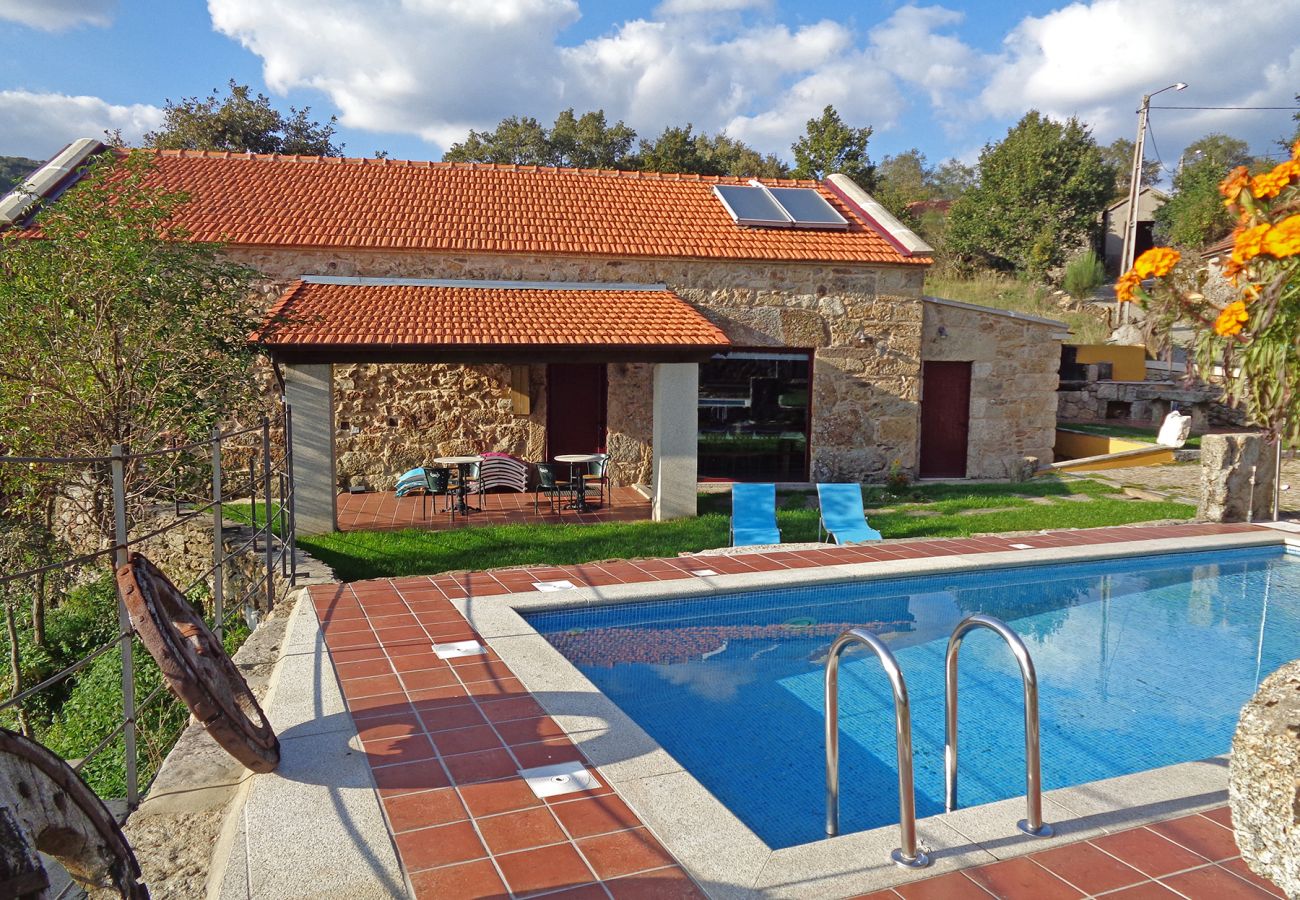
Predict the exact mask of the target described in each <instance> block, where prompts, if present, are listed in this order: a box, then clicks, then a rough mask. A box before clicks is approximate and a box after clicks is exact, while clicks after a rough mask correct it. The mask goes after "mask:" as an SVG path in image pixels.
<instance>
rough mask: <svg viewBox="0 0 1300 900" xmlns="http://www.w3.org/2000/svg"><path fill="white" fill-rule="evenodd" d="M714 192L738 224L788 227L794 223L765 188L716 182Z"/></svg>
mask: <svg viewBox="0 0 1300 900" xmlns="http://www.w3.org/2000/svg"><path fill="white" fill-rule="evenodd" d="M713 192H714V193H715V194H717V195H718V199H719V200H721V201H722V205H723V206H725V207H726V209H727V212H729V213H731V217H732V218H733V219H735V220H736V224H737V225H784V226H786V227H787V228H788V227H790V226H791V225H792V224H794V223H793V222H792V221H791V218H790V216H787V215H786V214H785V211H784V210H782V209H781V206H780V205H779V204H778V203H777V202H776V201H775V200H773V199H772V195H771V194H769V193H768V192H767V191H766V190H765V189H764V188H761V187H746V186H744V185H739V184H715V185H714V186H713Z"/></svg>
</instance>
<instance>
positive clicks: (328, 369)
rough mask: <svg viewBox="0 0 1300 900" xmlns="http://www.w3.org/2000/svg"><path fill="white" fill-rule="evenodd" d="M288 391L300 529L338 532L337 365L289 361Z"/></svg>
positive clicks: (312, 531) (285, 372)
mask: <svg viewBox="0 0 1300 900" xmlns="http://www.w3.org/2000/svg"><path fill="white" fill-rule="evenodd" d="M284 392H285V399H286V400H287V401H288V403H289V406H290V407H291V408H292V409H293V490H294V513H295V515H296V518H297V523H298V531H299V533H301V534H318V533H320V532H323V531H337V530H338V515H337V513H338V487H337V485H336V484H335V479H334V367H333V366H331V365H329V364H328V363H323V364H305V363H287V364H285V366H284Z"/></svg>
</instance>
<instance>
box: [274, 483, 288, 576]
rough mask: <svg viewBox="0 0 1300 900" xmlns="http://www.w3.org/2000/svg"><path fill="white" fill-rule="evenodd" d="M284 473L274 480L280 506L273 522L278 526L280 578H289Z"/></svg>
mask: <svg viewBox="0 0 1300 900" xmlns="http://www.w3.org/2000/svg"><path fill="white" fill-rule="evenodd" d="M284 485H285V481H284V473H283V472H280V473H278V476H277V477H276V479H275V486H276V488H278V489H279V491H280V505H279V506H277V507H276V510H275V521H276V523H278V524H279V526H280V577H281V578H288V577H289V555H288V554H289V545H288V544H287V543H286V542H285V540H284V536H285V534H286V533H287V532H288V530H289V529H288V528H286V527H285V526H286V524H287V523H286V520H285V511H284Z"/></svg>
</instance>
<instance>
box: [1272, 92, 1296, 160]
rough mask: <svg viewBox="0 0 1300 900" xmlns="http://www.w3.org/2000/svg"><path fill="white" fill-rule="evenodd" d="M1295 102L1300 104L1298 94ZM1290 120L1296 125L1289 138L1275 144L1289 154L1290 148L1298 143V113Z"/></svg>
mask: <svg viewBox="0 0 1300 900" xmlns="http://www.w3.org/2000/svg"><path fill="white" fill-rule="evenodd" d="M1295 102H1296V103H1297V104H1300V94H1296V95H1295ZM1291 119H1292V120H1293V121H1294V122H1295V123H1296V124H1295V130H1294V131H1293V132H1291V136H1290V137H1284V138H1281V139H1280V140H1279V141H1278V142H1277V145H1278V146H1279V147H1281V148H1282V150H1283V151H1284V152H1286V153H1290V152H1291V150H1292V148H1294V147H1295V145H1296V144H1298V143H1300V111H1297V112H1296V113H1295V115H1293V116H1291Z"/></svg>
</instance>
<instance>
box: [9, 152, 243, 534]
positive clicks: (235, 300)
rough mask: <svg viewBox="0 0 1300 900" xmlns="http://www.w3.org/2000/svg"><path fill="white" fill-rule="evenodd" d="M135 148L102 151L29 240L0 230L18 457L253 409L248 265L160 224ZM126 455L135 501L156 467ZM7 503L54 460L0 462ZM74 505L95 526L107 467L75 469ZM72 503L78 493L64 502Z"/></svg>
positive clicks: (41, 479) (56, 482) (39, 486)
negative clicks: (82, 483) (79, 479)
mask: <svg viewBox="0 0 1300 900" xmlns="http://www.w3.org/2000/svg"><path fill="white" fill-rule="evenodd" d="M151 171H152V169H151V165H150V159H149V156H148V154H131V155H120V154H118V153H114V152H108V153H104V154H101V155H100V156H99V157H97V158H95V159H94V160H93V161H92V162H91V163H89V164H88V165H87V166H85V167H84V168H83V170H82V172H81V173H80V175H81V177H80V179H79V180H78V181H77V183H76V184H75V185H74V186H73V187H72V188H71V189H70V190H68V191H67V192H66V193H64V194H63V195H62V196H61V197H60V198H59V199H58V200H57V201H56V202H54V203H53V204H51V205H49V206H47V207H46V208H45V209H44V210H43V211H42V212H41V213H40V214H39V216H38V218H37V220H36V224H37V226H38V227H39V236H38V237H33V236H31V235H30V234H28V233H26V232H16V231H12V230H11V231H9V232H5V233H3V234H0V435H3V444H4V446H5V447H6V448H9V449H13V450H17V451H19V452H22V453H27V454H31V455H38V456H39V455H57V456H103V455H105V454H106V453H107V452H108V451H109V448H110V447H111V446H112V445H113V444H121V445H123V446H124V447H126V448H127V449H128V450H130V449H136V450H147V449H155V448H157V447H160V446H162V445H164V444H165V443H166V442H167V441H169V440H180V441H185V440H193V439H203V438H206V437H207V435H208V433H209V430H210V429H211V427H212V426H213V425H214V424H216V423H218V422H220V421H222V420H223V418H224V417H226V416H228V415H230V412H231V411H232V410H234V411H239V412H240V413H241V414H250V413H252V412H254V411H255V410H256V409H257V408H258V406H259V400H258V396H259V395H258V392H257V388H256V383H255V379H254V377H253V370H252V367H253V362H254V359H255V357H256V353H255V351H254V349H253V348H252V347H251V346H250V344H249V342H248V337H247V336H248V334H249V332H250V331H252V330H253V328H254V327H255V326H256V325H257V323H258V322H259V321H260V318H261V312H260V304H259V302H258V299H257V298H256V297H255V296H254V295H253V293H252V291H251V289H250V288H251V285H252V283H253V279H254V277H255V276H256V273H255V272H254V271H252V270H251V269H248V268H246V267H244V266H241V265H237V264H235V263H233V262H231V261H229V260H228V259H227V258H226V257H225V256H224V255H222V254H221V253H219V252H218V251H219V248H218V247H217V246H215V245H212V244H200V243H196V242H191V241H189V240H187V239H186V236H185V234H184V233H183V232H181V231H179V230H178V229H177V228H175V227H174V226H173V225H171V224H170V218H171V216H172V215H173V213H174V211H175V210H176V209H177V206H178V205H179V204H181V203H182V202H184V199H185V198H184V196H183V195H181V194H176V193H170V192H167V191H165V190H163V189H161V188H159V187H157V186H156V185H154V184H152V183H151V181H150V172H151ZM159 465H162V466H165V465H169V463H167V462H166V461H161V462H156V463H155V462H151V461H150V460H137V461H135V462H133V463H132V464H131V465H130V466H128V467H127V482H128V493H129V495H130V496H131V497H133V498H136V499H137V501H138V502H144V500H145V499H146V498H147V497H148V496H149V494H150V491H151V489H152V486H153V483H154V482H153V481H152V479H163V478H168V477H169V475H170V473H169V472H164V471H161V470H159V469H157V468H154V466H159ZM0 477H3V478H4V479H5V481H4V483H3V484H0V492H2V493H3V495H4V496H5V498H6V501H10V500H17V501H18V502H7V503H6V515H10V516H12V515H15V514H19V513H21V512H22V506H23V505H24V504H25V505H27V506H30V507H31V508H32V510H33V513H34V512H35V510H36V508H37V507H38V506H39V505H40V502H41V500H42V499H43V498H44V497H46V496H48V495H47V493H46V492H47V490H48V489H49V488H50V486H51V485H53V486H54V487H56V488H62V487H66V485H67V484H68V482H69V480H70V479H69V478H68V473H67V472H47V471H45V470H43V469H41V467H35V468H32V469H26V468H22V467H17V466H6V467H4V471H3V472H0ZM87 478H88V479H89V482H88V485H89V486H90V487H91V490H90V491H87V492H86V498H87V504H88V506H89V508H87V509H85V512H86V513H87V514H88V515H90V516H91V517H92V520H93V521H95V522H96V524H97V525H98V526H99V528H100V530H101V533H102V534H103V535H105V536H109V535H111V534H112V523H111V521H110V519H111V515H110V514H109V511H108V510H107V509H106V505H107V504H106V502H105V501H106V498H107V496H108V493H109V491H108V484H107V480H108V467H107V466H92V467H90V468H89V469H88V471H87ZM71 499H76V498H71Z"/></svg>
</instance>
